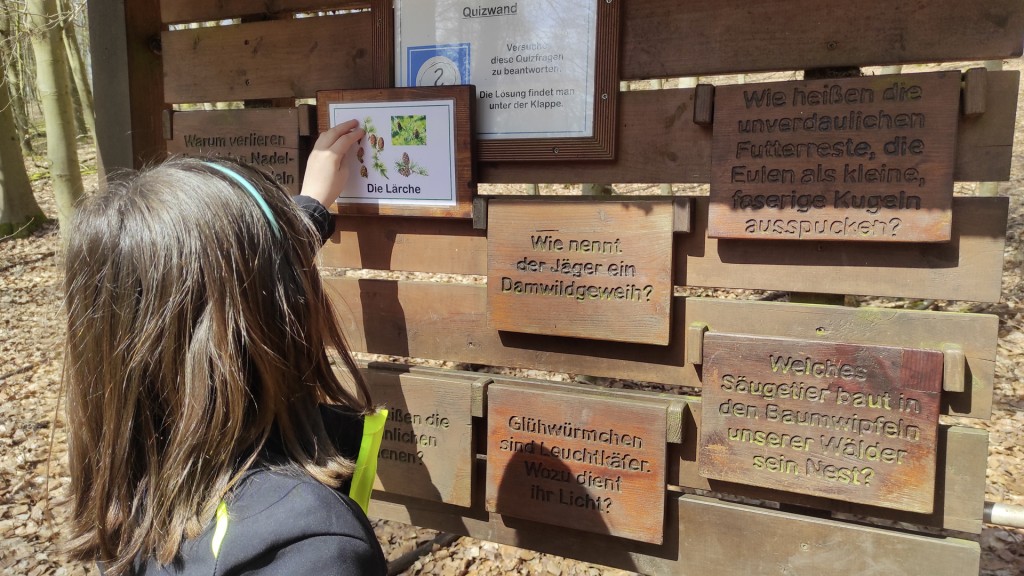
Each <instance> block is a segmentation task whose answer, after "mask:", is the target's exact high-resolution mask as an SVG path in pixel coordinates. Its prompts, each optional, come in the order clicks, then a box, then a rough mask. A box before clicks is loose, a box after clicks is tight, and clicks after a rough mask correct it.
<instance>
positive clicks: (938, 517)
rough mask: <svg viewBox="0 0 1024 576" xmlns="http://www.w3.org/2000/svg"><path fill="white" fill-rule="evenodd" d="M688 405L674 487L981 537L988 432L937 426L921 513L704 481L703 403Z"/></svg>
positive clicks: (673, 453)
mask: <svg viewBox="0 0 1024 576" xmlns="http://www.w3.org/2000/svg"><path fill="white" fill-rule="evenodd" d="M688 401H689V406H688V407H687V410H686V414H685V417H684V418H683V426H684V434H683V442H682V445H681V446H678V447H677V446H670V451H669V453H670V460H669V461H670V462H671V463H678V469H676V468H674V467H670V468H669V483H670V484H674V485H677V486H685V487H688V488H696V489H698V490H710V491H712V492H719V493H722V494H732V495H735V496H742V497H746V498H754V499H757V500H770V501H773V502H780V503H783V504H791V505H795V506H802V507H805V508H811V509H815V510H828V511H832V512H834V513H839V514H853V515H856V516H869V517H874V518H881V519H885V520H893V521H898V522H907V523H910V524H917V525H922V526H933V527H937V528H945V529H948V530H957V531H961V532H969V533H972V534H978V533H980V532H981V528H982V509H983V506H982V504H983V503H984V501H985V467H986V457H987V454H988V432H986V431H985V430H981V429H978V428H967V427H963V426H945V425H940V426H939V428H938V436H937V438H938V444H937V448H936V457H935V469H936V474H935V478H934V481H935V492H934V497H933V500H932V501H931V502H932V511H931V512H930V513H918V512H908V511H904V510H896V509H893V508H882V507H880V506H873V505H870V504H858V503H855V502H852V501H850V500H846V499H831V498H822V497H817V496H808V495H804V494H798V493H795V492H784V491H782V490H773V489H771V488H767V487H763V486H755V485H752V484H741V483H734V482H725V481H721V480H714V479H708V478H705V477H704V476H702V475H701V474H700V471H699V468H698V462H697V460H698V457H697V452H698V440H699V437H700V431H701V429H702V428H703V422H702V418H701V413H702V404H701V399H700V398H689V399H688Z"/></svg>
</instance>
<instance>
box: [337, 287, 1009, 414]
mask: <svg viewBox="0 0 1024 576" xmlns="http://www.w3.org/2000/svg"><path fill="white" fill-rule="evenodd" d="M325 283H326V285H327V289H328V293H329V294H331V296H332V299H333V300H334V304H335V308H336V309H337V310H338V316H339V320H340V322H341V325H342V328H343V330H344V332H345V336H346V338H347V339H348V343H349V345H350V346H351V347H352V349H353V350H355V351H358V352H371V353H376V354H389V355H394V356H403V357H413V358H429V359H437V360H452V361H457V362H468V363H474V364H485V365H490V366H509V367H515V368H531V369H536V370H551V371H557V372H569V373H573V374H588V375H592V376H606V377H611V378H626V379H631V380H640V381H646V382H659V383H664V384H672V385H679V386H692V387H699V386H701V380H700V378H699V375H698V372H697V371H696V370H695V369H694V366H693V365H690V364H686V363H685V332H686V327H687V326H688V325H689V322H691V321H694V320H699V321H702V322H705V323H706V324H708V325H709V326H710V327H711V329H712V330H713V331H714V330H718V331H729V332H743V331H746V332H748V333H753V334H755V335H756V334H762V335H777V336H782V337H792V338H810V339H818V340H830V341H836V342H849V343H874V344H879V345H889V346H907V347H917V348H928V349H935V350H940V349H941V347H942V344H943V343H955V344H959V345H960V346H962V347H963V348H964V352H965V355H966V356H967V361H968V366H969V367H970V381H969V382H968V383H967V390H966V391H965V392H964V393H963V394H955V393H946V394H945V395H944V399H943V405H942V413H944V414H955V415H961V416H970V417H974V418H988V417H989V416H990V414H991V407H992V404H991V396H992V378H993V373H994V366H995V347H996V331H995V328H994V326H995V321H996V319H995V317H994V316H986V315H977V314H946V313H941V312H917V311H905V310H888V309H881V310H870V309H860V308H843V307H841V306H806V305H796V304H786V303H778V302H752V301H735V300H716V299H703V298H696V299H693V298H691V299H688V300H687V299H685V298H683V297H679V296H677V297H676V298H675V302H674V306H675V308H676V313H675V314H674V315H673V320H672V332H671V338H670V340H669V342H670V343H669V345H668V346H653V345H647V344H632V343H619V342H608V341H603V340H593V341H590V340H587V341H581V340H579V339H573V338H561V337H555V336H541V335H533V334H520V333H514V332H501V333H499V332H498V331H496V330H494V329H491V328H489V327H488V326H487V320H486V318H487V294H486V288H485V287H484V286H479V285H466V284H441V283H433V282H396V281H390V280H359V279H354V278H328V279H325ZM684 306H685V311H684V308H683V307H684ZM364 318H365V319H369V321H364ZM751 318H757V321H756V322H752V321H751ZM819 328H820V330H819ZM866 338H870V340H868V341H867V342H865V339H866ZM986 398H987V400H986Z"/></svg>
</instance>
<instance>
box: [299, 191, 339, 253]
mask: <svg viewBox="0 0 1024 576" xmlns="http://www.w3.org/2000/svg"><path fill="white" fill-rule="evenodd" d="M292 198H293V199H294V200H295V203H296V204H297V205H298V206H299V208H300V209H302V212H303V213H304V214H305V215H306V217H307V218H309V221H310V222H312V223H313V227H314V228H316V230H317V232H319V233H320V245H321V246H322V245H324V244H326V243H327V240H328V238H330V237H331V236H333V235H334V214H331V213H330V211H328V210H327V208H324V206H323V204H321V203H319V202H317V201H316V200H315V199H313V198H310V197H309V196H292Z"/></svg>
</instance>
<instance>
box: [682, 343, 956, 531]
mask: <svg viewBox="0 0 1024 576" xmlns="http://www.w3.org/2000/svg"><path fill="white" fill-rule="evenodd" d="M702 368H703V371H702V376H703V382H704V388H703V394H701V401H702V403H703V413H702V415H701V422H702V426H701V430H700V450H699V456H698V462H699V466H700V473H701V475H702V476H704V477H706V478H714V479H717V480H725V481H728V482H738V483H742V484H750V485H754V486H762V487H765V488H776V489H779V490H785V491H789V492H799V493H801V494H809V495H811V496H822V497H825V498H833V499H836V500H845V501H850V502H858V503H861V504H871V505H875V506H882V507H886V508H897V509H900V510H908V511H911V512H920V513H929V512H931V511H932V505H933V500H934V491H935V458H936V444H937V438H936V428H937V426H938V422H939V396H940V393H941V389H942V368H943V356H942V352H941V351H938V350H920V349H913V348H896V347H891V346H865V345H854V344H837V343H831V342H822V341H817V340H814V341H811V340H798V339H794V338H768V337H758V336H745V335H735V334H723V333H716V332H709V333H708V334H707V335H706V336H705V338H704V358H703V364H702Z"/></svg>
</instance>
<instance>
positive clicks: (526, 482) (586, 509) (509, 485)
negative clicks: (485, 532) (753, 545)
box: [486, 381, 668, 544]
mask: <svg viewBox="0 0 1024 576" xmlns="http://www.w3.org/2000/svg"><path fill="white" fill-rule="evenodd" d="M487 407H488V408H487V421H488V424H487V499H486V507H487V510H488V511H491V512H497V513H500V514H502V515H505V516H512V517H515V518H523V519H527V520H534V521H537V522H542V523H545V524H554V525H557V526H565V527H568V528H575V529H578V530H585V531H588V532H597V533H600V534H610V535H612V536H620V537H624V538H631V539H634V540H641V541H643V542H652V543H656V544H659V543H661V542H662V539H663V535H664V520H665V473H666V434H667V413H668V403H667V402H665V401H658V400H650V401H645V400H639V399H638V398H636V397H635V396H632V395H625V394H621V395H616V394H615V393H613V392H610V391H606V392H601V393H593V392H591V393H580V392H573V391H568V390H566V389H564V388H560V387H558V386H557V385H556V386H547V385H544V384H543V383H540V382H524V381H516V382H514V383H513V382H510V383H507V384H506V383H499V382H496V383H492V384H490V385H489V386H488V389H487Z"/></svg>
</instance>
